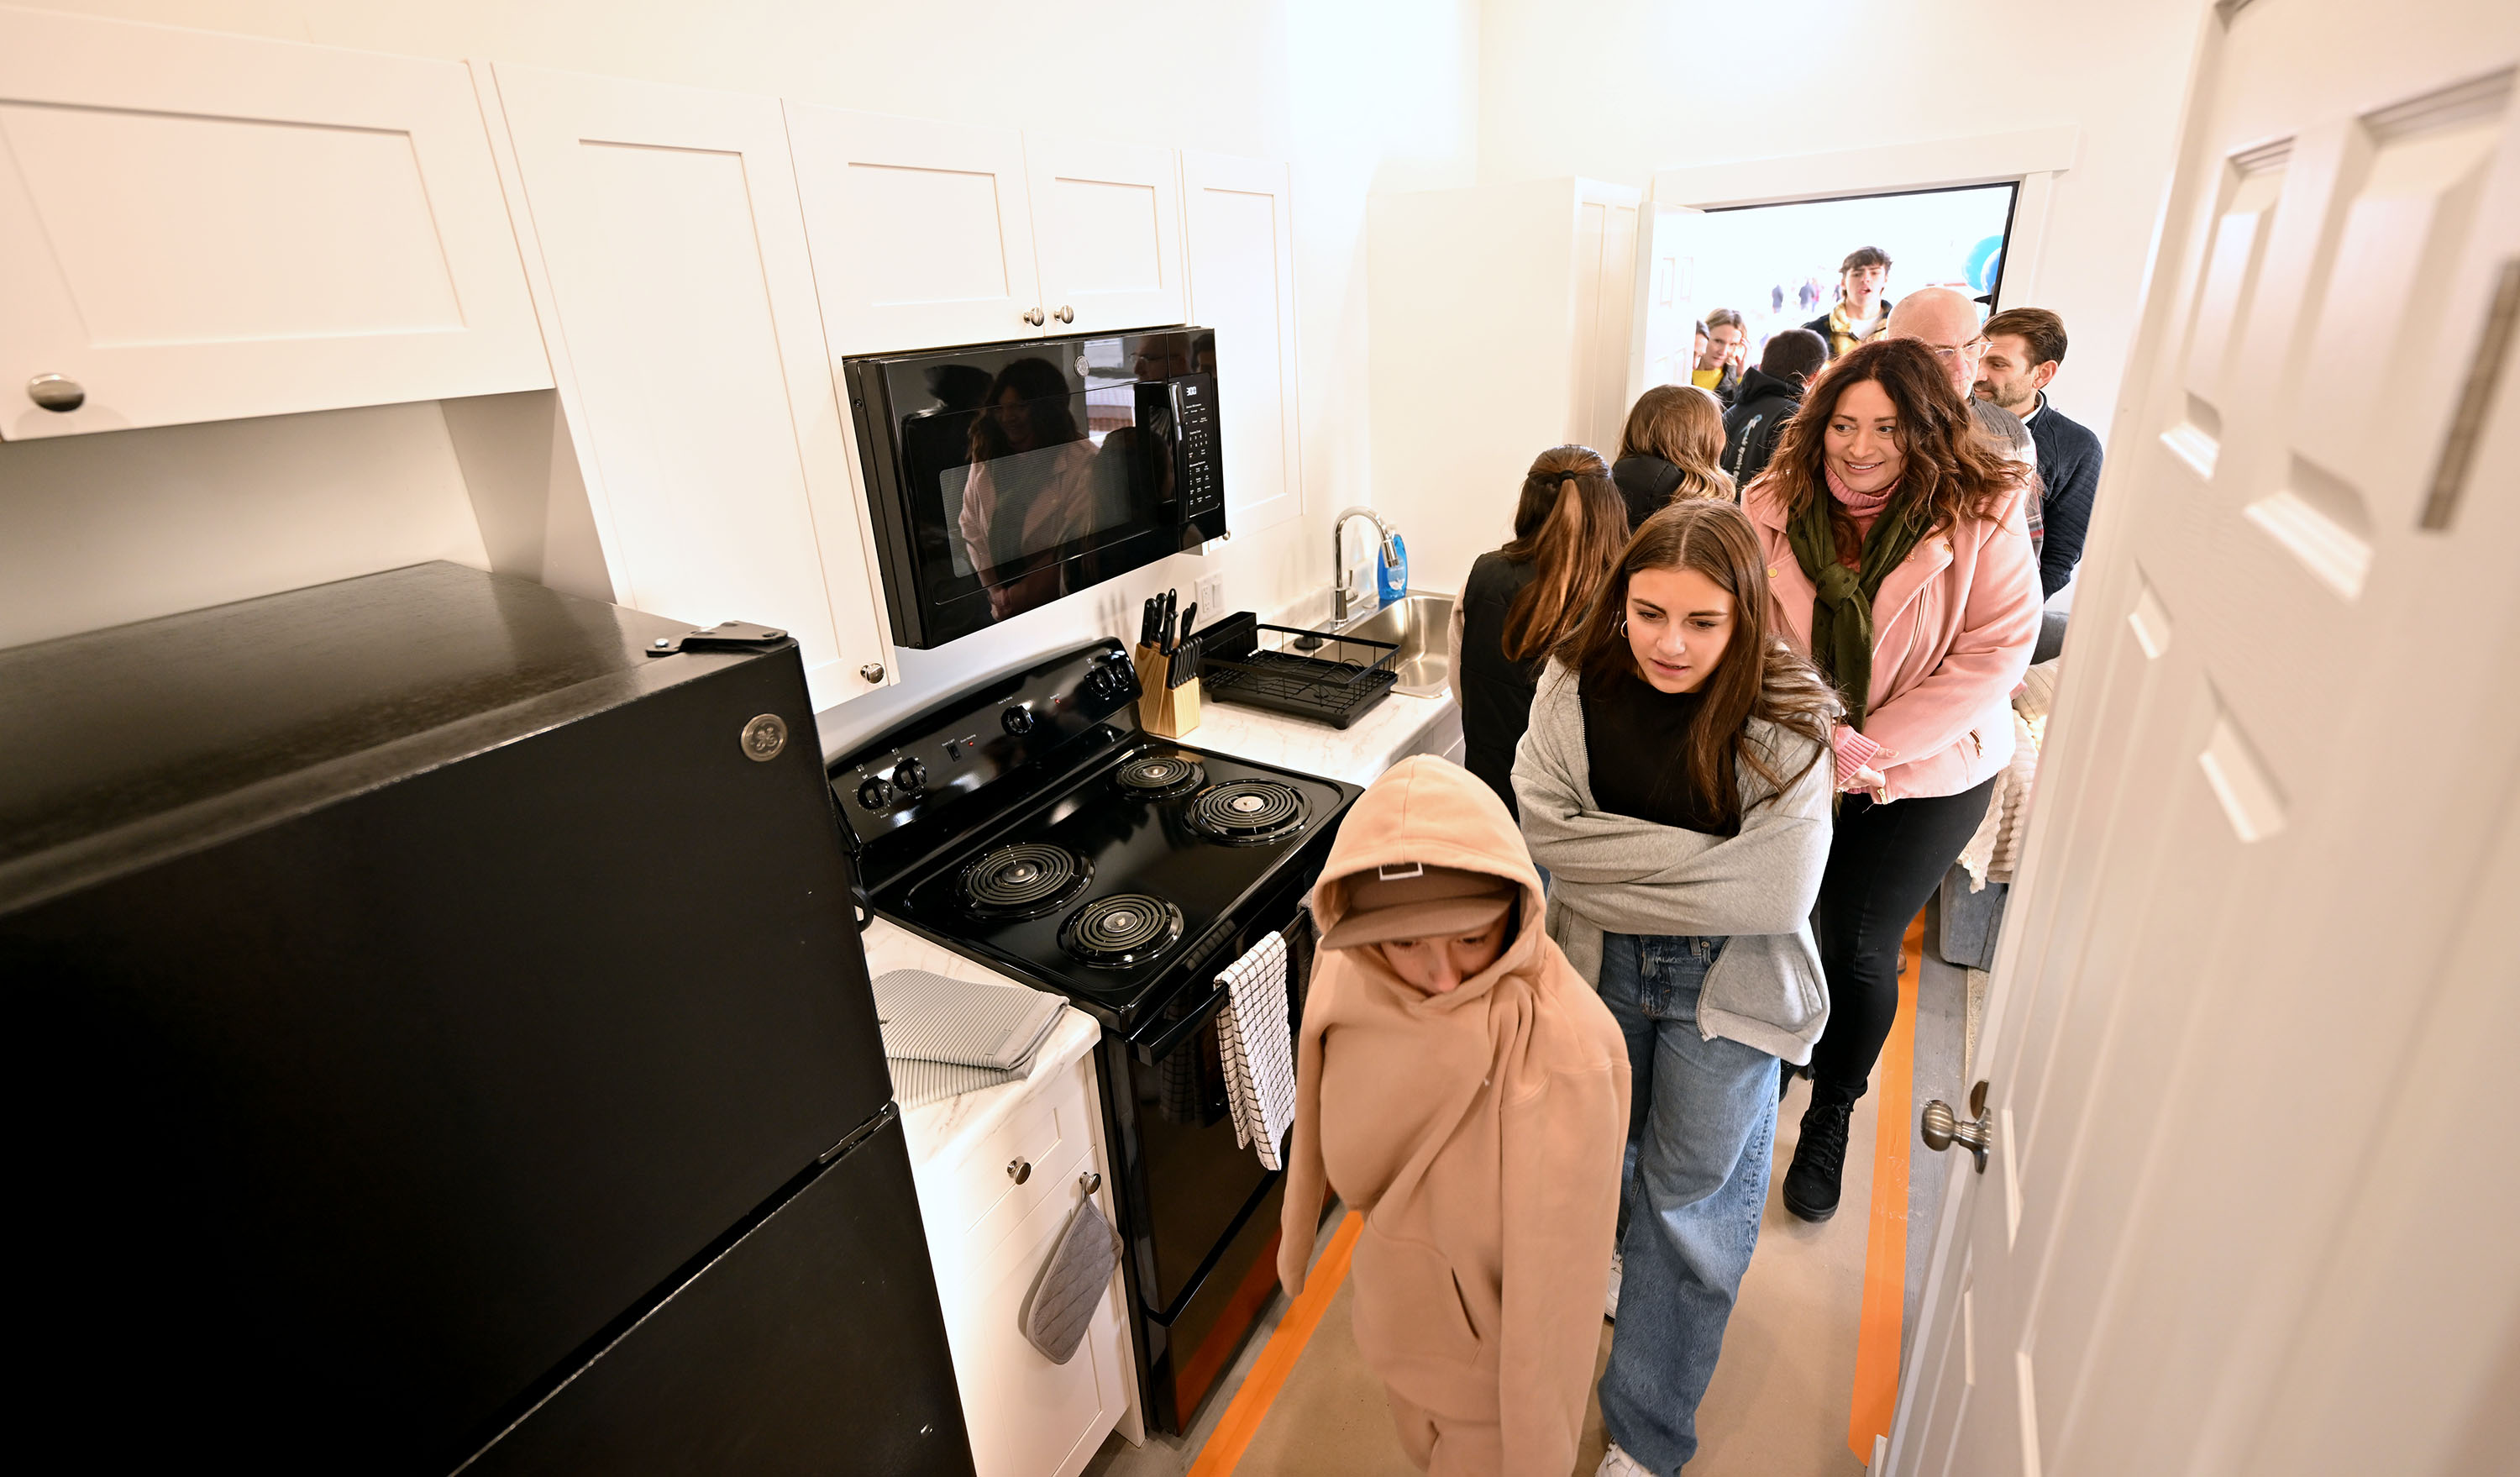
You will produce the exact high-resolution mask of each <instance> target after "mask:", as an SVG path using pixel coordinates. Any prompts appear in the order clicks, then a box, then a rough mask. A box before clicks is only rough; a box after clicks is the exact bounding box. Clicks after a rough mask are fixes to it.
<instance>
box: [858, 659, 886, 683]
mask: <svg viewBox="0 0 2520 1477" xmlns="http://www.w3.org/2000/svg"><path fill="white" fill-rule="evenodd" d="M858 675H859V676H860V677H863V678H865V679H866V680H867V681H869V682H881V681H883V663H882V662H879V661H871V662H868V663H867V664H866V665H865V666H862V667H860V668H858Z"/></svg>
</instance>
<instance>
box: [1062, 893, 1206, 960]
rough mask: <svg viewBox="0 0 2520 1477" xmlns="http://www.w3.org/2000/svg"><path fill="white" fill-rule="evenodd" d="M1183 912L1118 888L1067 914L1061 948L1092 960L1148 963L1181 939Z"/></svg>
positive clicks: (1162, 901)
mask: <svg viewBox="0 0 2520 1477" xmlns="http://www.w3.org/2000/svg"><path fill="white" fill-rule="evenodd" d="M1181 936H1182V911H1181V910H1180V909H1179V908H1176V907H1174V906H1173V905H1172V904H1170V903H1167V902H1165V901H1164V900H1163V899H1162V898H1159V897H1154V896H1151V895H1149V894H1148V893H1143V892H1117V893H1113V894H1112V895H1111V896H1109V897H1104V898H1096V899H1095V900H1094V901H1093V902H1090V903H1088V904H1086V905H1085V906H1084V907H1082V908H1079V909H1077V910H1076V911H1075V912H1074V913H1071V914H1069V915H1068V916H1067V921H1066V922H1064V923H1061V924H1060V925H1059V928H1058V944H1059V947H1060V948H1062V949H1065V950H1066V951H1067V952H1068V953H1070V954H1072V955H1074V956H1076V957H1077V958H1078V959H1080V960H1083V961H1084V962H1087V963H1089V964H1109V965H1122V964H1143V963H1146V962H1148V961H1149V960H1152V959H1155V958H1158V957H1159V956H1161V955H1162V954H1163V953H1164V952H1165V951H1166V950H1168V949H1170V948H1172V947H1173V945H1175V944H1177V943H1180V942H1181Z"/></svg>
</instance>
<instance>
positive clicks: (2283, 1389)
mask: <svg viewBox="0 0 2520 1477" xmlns="http://www.w3.org/2000/svg"><path fill="white" fill-rule="evenodd" d="M2207 24H2208V26H2209V30H2208V33H2207V35H2206V37H2205V41H2204V46H2205V51H2204V55H2203V58H2202V62H2201V65H2200V67H2199V69H2198V72H2197V77H2198V82H2197V86H2196V93H2195V95H2194V97H2193V99H2192V101H2191V106H2190V111H2189V116H2188V123H2187V130H2186V136H2185V147H2184V151H2183V164H2182V171H2181V174H2180V177H2179V179H2178V181H2177V182H2176V184H2175V186H2174V189H2173V193H2172V200H2171V212H2170V216H2169V220H2168V226H2167V230H2166V232H2165V235H2164V237H2163V241H2164V246H2163V257H2162V261H2161V263H2160V264H2159V266H2158V267H2157V269H2156V272H2155V274H2154V283H2155V287H2154V295H2153V297H2152V299H2151V301H2150V302H2149V303H2148V304H2147V306H2146V309H2145V316H2144V319H2143V322H2142V324H2141V325H2140V328H2139V333H2138V343H2137V349H2136V357H2135V361H2134V362H2135V366H2136V367H2135V369H2134V370H2133V371H2132V372H2131V378H2130V383H2129V389H2128V393H2127V395H2126V396H2125V397H2124V399H2123V402H2122V405H2121V408H2120V410H2119V412H2118V417H2117V423H2116V426H2117V428H2116V432H2115V434H2114V436H2113V437H2112V440H2111V444H2110V446H2109V449H2108V461H2107V470H2106V474H2105V476H2104V478H2103V482H2102V485H2101V488H2100V492H2099V504H2098V513H2097V520H2096V522H2095V527H2094V531H2095V540H2094V556H2095V557H2094V558H2093V559H2092V560H2089V561H2087V562H2086V565H2085V568H2086V570H2087V571H2089V572H2087V574H2086V581H2087V584H2088V588H2087V590H2086V592H2085V594H2084V596H2083V597H2082V599H2081V600H2079V601H2078V602H2077V605H2076V612H2075V621H2074V626H2073V630H2072V633H2071V635H2070V637H2069V638H2068V641H2067V645H2066V655H2065V676H2064V684H2063V690H2062V692H2061V693H2060V694H2059V698H2058V706H2057V710H2056V714H2055V717H2054V719H2053V721H2052V723H2051V726H2050V728H2049V731H2048V735H2049V737H2048V749H2047V752H2046V754H2045V756H2044V758H2043V761H2042V773H2041V775H2040V779H2039V794H2038V805H2037V809H2036V813H2035V815H2034V817H2033V820H2032V823H2031V830H2030V839H2029V846H2028V851H2027V855H2026V858H2025V863H2024V868H2023V871H2022V874H2021V876H2020V878H2019V880H2018V882H2017V884H2016V886H2015V888H2014V891H2013V894H2012V897H2013V902H2012V904H2011V908H2012V917H2011V918H2008V919H2007V920H2006V928H2005V936H2004V939H2003V946H2002V950H2001V953H2000V955H1999V958H1998V961H1997V969H1996V980H1995V987H1994V988H1995V994H1994V1002H1993V1005H1992V1007H1991V1016H1992V1018H1991V1020H1990V1022H1989V1028H1988V1032H1989V1039H1990V1040H1991V1042H1992V1043H1993V1045H1992V1049H1991V1051H1990V1052H1989V1053H1988V1056H1987V1059H1986V1064H1985V1065H1984V1067H1983V1068H1982V1069H1981V1073H1980V1075H1982V1076H1984V1077H1985V1078H1987V1080H1988V1081H1989V1083H1990V1084H1991V1091H1990V1093H1989V1095H1988V1102H1987V1116H1988V1120H1989V1129H1990V1133H1991V1138H1992V1141H1993V1148H1992V1152H1991V1154H1990V1158H1989V1162H1988V1164H1987V1167H1986V1169H1985V1171H1984V1174H1983V1177H1982V1178H1981V1177H1980V1176H1978V1175H1976V1174H1974V1173H1972V1172H1971V1170H1970V1166H1969V1163H1968V1161H1967V1160H1966V1159H1965V1158H1964V1157H1962V1156H1961V1153H1960V1150H1958V1149H1957V1148H1956V1149H1955V1150H1954V1151H1953V1153H1954V1157H1955V1159H1956V1161H1957V1162H1955V1163H1954V1164H1953V1166H1952V1170H1951V1173H1952V1177H1953V1185H1952V1190H1953V1192H1952V1194H1951V1195H1950V1196H1949V1198H1948V1199H1947V1201H1946V1206H1947V1209H1946V1212H1945V1219H1944V1222H1943V1224H1942V1226H1941V1227H1940V1228H1939V1229H1938V1235H1937V1254H1936V1261H1935V1264H1934V1269H1933V1272H1932V1274H1931V1278H1930V1280H1929V1282H1928V1288H1927V1310H1928V1312H1927V1316H1926V1320H1925V1325H1924V1327H1923V1328H1922V1329H1921V1331H1920V1336H1919V1338H1918V1339H1917V1341H1916V1344H1915V1346H1914V1350H1913V1358H1912V1360H1911V1364H1910V1366H1909V1368H1908V1370H1907V1378H1906V1381H1905V1384H1904V1387H1903V1389H1902V1391H1901V1400H1900V1413H1899V1417H1898V1424H1897V1427H1896V1430H1895V1432H1894V1443H1895V1445H1894V1449H1893V1455H1892V1460H1891V1462H1890V1465H1889V1470H1893V1471H1897V1472H1902V1473H1912V1472H1913V1473H1934V1474H1943V1473H1955V1474H1958V1473H1965V1474H1970V1477H1980V1474H1987V1477H1994V1474H2016V1473H2019V1474H2039V1473H2047V1474H2063V1473H2077V1474H2080V1473H2092V1474H2100V1473H2107V1474H2125V1473H2135V1472H2142V1473H2199V1474H2202V1473H2217V1474H2220V1473H2235V1474H2261V1473H2263V1474H2267V1477H2273V1474H2276V1473H2283V1474H2299V1473H2327V1472H2335V1473H2358V1474H2359V1473H2369V1472H2381V1471H2385V1472H2389V1473H2392V1474H2406V1477H2421V1474H2430V1473H2449V1472H2453V1471H2458V1472H2464V1471H2482V1470H2488V1469H2508V1466H2509V1463H2510V1462H2511V1461H2512V1459H2513V1457H2512V1453H2511V1450H2510V1448H2509V1446H2508V1445H2507V1444H2499V1445H2498V1444H2497V1443H2496V1441H2495V1440H2493V1439H2490V1438H2489V1437H2488V1436H2487V1435H2485V1434H2483V1433H2485V1432H2486V1431H2487V1429H2488V1427H2489V1426H2492V1425H2494V1424H2495V1423H2497V1422H2500V1423H2501V1424H2502V1425H2503V1426H2504V1427H2505V1428H2506V1434H2505V1436H2504V1437H2503V1438H2502V1440H2503V1441H2504V1442H2506V1443H2507V1440H2508V1436H2507V1425H2508V1421H2509V1419H2510V1404H2509V1403H2510V1400H2511V1391H2510V1388H2509V1384H2508V1382H2509V1380H2510V1379H2511V1378H2512V1372H2511V1371H2512V1367H2513V1361H2514V1360H2515V1358H2520V1355H2515V1352H2514V1351H2520V1259H2515V1258H2514V1257H2513V1256H2512V1255H2511V1253H2510V1251H2509V1240H2510V1237H2509V1230H2508V1228H2509V1225H2510V1223H2511V1220H2512V1218H2513V1216H2514V1214H2515V1212H2520V1183H2516V1182H2515V1176H2514V1175H2513V1173H2512V1170H2511V1166H2512V1165H2513V1164H2514V1163H2515V1162H2520V1114H2514V1113H2513V1112H2512V1111H2511V1110H2510V1107H2509V1103H2508V1093H2507V1089H2506V1087H2505V1086H2504V1083H2505V1081H2506V1080H2507V1079H2506V1076H2505V1070H2506V1069H2505V1068H2503V1067H2501V1066H2500V1065H2499V1062H2500V1061H2501V1058H2502V1056H2503V1055H2505V1054H2507V1050H2508V1044H2509V1042H2510V1041H2511V1040H2512V1039H2513V1032H2514V1031H2516V1030H2520V973H2515V971H2514V969H2513V967H2512V964H2511V962H2510V961H2511V951H2510V948H2509V944H2508V940H2507V921H2506V919H2507V915H2508V910H2509V908H2510V906H2511V900H2512V898H2513V897H2514V896H2515V895H2520V891H2515V889H2516V888H2520V831H2515V827H2516V826H2520V811H2515V804H2516V803H2520V802H2515V785H2514V780H2513V772H2514V767H2515V764H2520V580H2515V579H2513V578H2512V577H2511V574H2510V568H2509V564H2510V551H2511V550H2512V549H2513V548H2514V547H2515V545H2520V499H2515V498H2514V497H2512V496H2511V487H2512V481H2511V478H2510V476H2509V473H2508V470H2507V469H2508V468H2509V467H2510V466H2511V465H2512V461H2513V459H2514V458H2515V457H2520V372H2514V371H2513V370H2512V369H2511V368H2510V367H2509V366H2508V364H2507V362H2506V359H2505V355H2506V353H2507V351H2508V350H2509V349H2510V347H2511V342H2510V340H2511V337H2512V332H2513V326H2514V320H2515V317H2520V111H2515V109H2514V107H2513V103H2512V86H2511V81H2512V70H2511V68H2512V65H2513V62H2514V60H2515V57H2520V11H2514V10H2513V9H2512V8H2511V7H2509V6H2508V5H2507V4H2500V3H2493V0H2477V3H2459V4H2441V5H2434V6H2427V7H2421V8H2408V7H2397V8H2382V9H2374V8H2372V7H2368V6H2362V5H2357V4H2353V3H2350V0H2256V3H2254V4H2249V5H2246V6H2245V8H2243V7H2240V6H2226V7H2223V8H2222V14H2221V15H2220V16H2219V17H2218V18H2217V19H2214V20H2212V21H2209V22H2207ZM2095 566H2096V567H2095ZM2094 576H2096V577H2094ZM1963 1116H1965V1109H1963Z"/></svg>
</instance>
